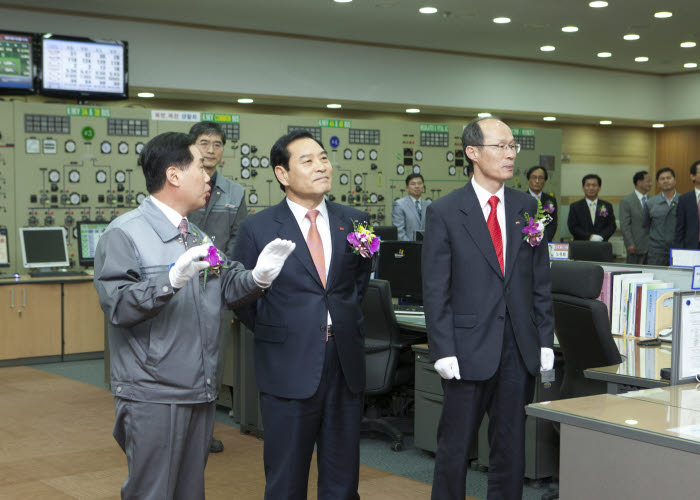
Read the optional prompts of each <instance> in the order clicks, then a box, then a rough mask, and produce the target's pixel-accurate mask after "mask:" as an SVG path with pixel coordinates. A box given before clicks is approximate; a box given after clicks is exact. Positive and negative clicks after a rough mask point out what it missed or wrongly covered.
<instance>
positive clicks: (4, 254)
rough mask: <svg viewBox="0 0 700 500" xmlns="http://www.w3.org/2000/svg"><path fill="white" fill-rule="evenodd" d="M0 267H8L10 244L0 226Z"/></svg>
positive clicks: (5, 232)
mask: <svg viewBox="0 0 700 500" xmlns="http://www.w3.org/2000/svg"><path fill="white" fill-rule="evenodd" d="M0 267H10V244H9V242H8V241H7V228H4V227H0Z"/></svg>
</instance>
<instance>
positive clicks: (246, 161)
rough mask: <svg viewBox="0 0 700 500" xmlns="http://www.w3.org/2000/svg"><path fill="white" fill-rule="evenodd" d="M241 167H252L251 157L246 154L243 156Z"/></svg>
mask: <svg viewBox="0 0 700 500" xmlns="http://www.w3.org/2000/svg"><path fill="white" fill-rule="evenodd" d="M241 167H243V168H248V167H250V158H248V157H247V156H244V157H243V158H241Z"/></svg>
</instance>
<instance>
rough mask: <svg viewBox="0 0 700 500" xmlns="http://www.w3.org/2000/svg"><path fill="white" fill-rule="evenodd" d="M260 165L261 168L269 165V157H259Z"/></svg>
mask: <svg viewBox="0 0 700 500" xmlns="http://www.w3.org/2000/svg"><path fill="white" fill-rule="evenodd" d="M260 166H261V167H262V168H267V167H269V166H270V159H269V158H268V157H267V156H263V157H262V158H260Z"/></svg>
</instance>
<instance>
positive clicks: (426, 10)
mask: <svg viewBox="0 0 700 500" xmlns="http://www.w3.org/2000/svg"><path fill="white" fill-rule="evenodd" d="M418 12H420V13H421V14H435V13H436V12H437V9H436V8H435V7H421V8H420V9H418Z"/></svg>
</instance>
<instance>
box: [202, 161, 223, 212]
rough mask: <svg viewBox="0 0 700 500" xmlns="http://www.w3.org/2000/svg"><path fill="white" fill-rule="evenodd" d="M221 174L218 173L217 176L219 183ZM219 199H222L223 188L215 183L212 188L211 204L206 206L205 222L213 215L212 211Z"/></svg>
mask: <svg viewBox="0 0 700 500" xmlns="http://www.w3.org/2000/svg"><path fill="white" fill-rule="evenodd" d="M220 175H221V174H220V173H218V174H216V180H217V182H218V180H219V176H220ZM219 198H221V188H220V187H218V186H217V185H216V183H214V185H213V186H212V187H211V195H210V196H209V203H208V204H207V206H206V212H205V214H204V220H207V219H208V218H209V214H210V213H211V209H212V207H213V206H214V205H216V202H217V201H219Z"/></svg>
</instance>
